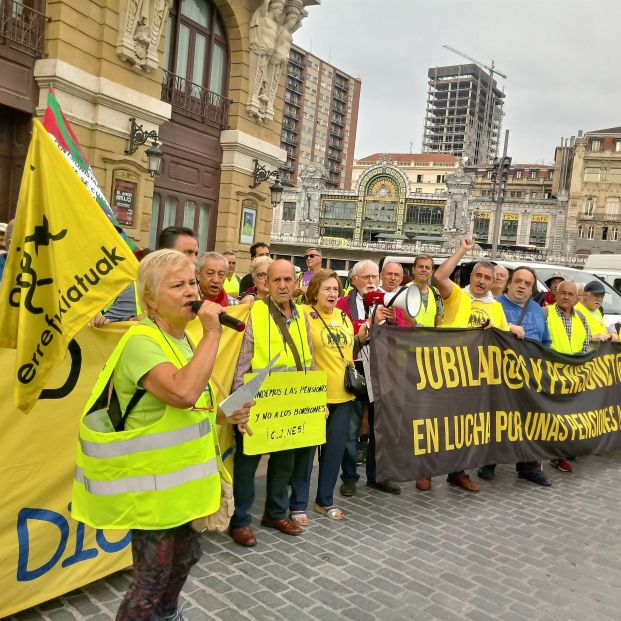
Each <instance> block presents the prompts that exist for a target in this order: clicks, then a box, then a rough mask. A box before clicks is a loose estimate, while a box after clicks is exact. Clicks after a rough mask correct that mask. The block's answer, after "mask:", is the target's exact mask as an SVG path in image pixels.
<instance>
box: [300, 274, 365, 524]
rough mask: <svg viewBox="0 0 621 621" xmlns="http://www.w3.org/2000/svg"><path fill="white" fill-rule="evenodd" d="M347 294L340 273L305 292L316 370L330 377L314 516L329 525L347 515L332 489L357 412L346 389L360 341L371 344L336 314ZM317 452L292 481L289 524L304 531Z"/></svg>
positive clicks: (320, 277) (320, 278)
mask: <svg viewBox="0 0 621 621" xmlns="http://www.w3.org/2000/svg"><path fill="white" fill-rule="evenodd" d="M342 293H343V285H342V283H341V280H340V278H339V277H338V276H337V274H336V272H334V271H332V270H321V271H319V272H317V273H316V274H315V275H314V276H313V277H312V279H311V281H310V283H309V285H308V289H307V290H306V299H307V305H306V306H304V307H303V308H304V311H305V312H306V314H307V315H308V319H309V325H310V329H311V335H312V339H313V352H314V360H315V367H316V369H317V370H319V371H326V372H327V374H328V412H327V421H326V443H325V444H324V445H322V446H320V447H319V473H318V478H317V495H316V497H315V505H314V508H315V511H316V512H317V513H320V514H321V515H325V516H326V517H328V518H330V519H331V520H342V519H343V518H344V517H345V516H344V514H343V511H341V509H339V508H338V507H337V506H335V504H334V486H335V485H336V481H337V479H338V476H339V469H340V467H341V461H342V459H343V453H344V452H345V443H346V441H347V434H348V430H349V419H350V417H351V415H352V412H353V411H354V407H355V405H354V399H355V397H354V395H353V394H351V393H349V392H347V390H346V389H345V383H344V382H345V367H346V365H350V366H353V356H354V351H355V350H356V351H357V350H358V349H359V347H360V339H362V341H363V342H366V340H367V325H366V324H363V326H361V328H360V332H359V333H358V335H357V336H355V337H354V328H353V326H352V323H351V321H350V320H349V318H348V317H347V315H346V314H345V313H344V312H342V311H341V310H339V309H338V308H336V302H337V301H338V299H339V297H340V296H341V295H342ZM314 456H315V449H314V447H313V450H312V451H311V455H310V460H307V462H306V463H296V464H295V468H294V472H293V476H292V477H291V498H290V501H289V508H290V512H291V519H293V520H295V521H297V522H298V524H300V525H302V526H304V525H306V524H308V517H307V516H306V507H307V505H308V496H309V489H310V477H311V472H312V467H313V460H314Z"/></svg>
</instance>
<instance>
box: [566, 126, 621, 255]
mask: <svg viewBox="0 0 621 621" xmlns="http://www.w3.org/2000/svg"><path fill="white" fill-rule="evenodd" d="M556 162H557V167H558V169H559V170H560V171H561V175H560V178H559V183H558V185H559V188H558V193H559V195H561V194H563V195H564V196H565V197H566V198H567V199H568V214H567V236H568V244H569V246H570V248H571V252H575V254H576V255H577V256H580V257H586V256H588V255H589V254H593V253H621V241H620V240H621V204H620V203H621V127H612V128H608V129H602V130H596V131H590V132H587V133H585V134H583V133H582V132H579V133H578V136H577V138H572V139H571V141H567V142H566V143H564V144H562V145H561V146H560V147H558V148H557V150H556Z"/></svg>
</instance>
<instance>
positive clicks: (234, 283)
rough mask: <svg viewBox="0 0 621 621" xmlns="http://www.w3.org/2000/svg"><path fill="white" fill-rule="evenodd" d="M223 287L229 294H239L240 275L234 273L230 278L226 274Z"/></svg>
mask: <svg viewBox="0 0 621 621" xmlns="http://www.w3.org/2000/svg"><path fill="white" fill-rule="evenodd" d="M223 289H224V290H225V291H226V292H227V293H228V294H229V295H239V277H238V276H237V274H233V276H231V277H230V278H229V277H228V276H226V278H225V279H224V284H223Z"/></svg>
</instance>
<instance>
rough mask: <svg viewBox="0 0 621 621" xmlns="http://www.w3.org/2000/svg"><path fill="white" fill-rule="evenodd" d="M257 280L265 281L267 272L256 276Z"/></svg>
mask: <svg viewBox="0 0 621 621" xmlns="http://www.w3.org/2000/svg"><path fill="white" fill-rule="evenodd" d="M254 277H255V278H260V279H261V280H265V279H266V278H267V272H259V273H258V274H255V275H254Z"/></svg>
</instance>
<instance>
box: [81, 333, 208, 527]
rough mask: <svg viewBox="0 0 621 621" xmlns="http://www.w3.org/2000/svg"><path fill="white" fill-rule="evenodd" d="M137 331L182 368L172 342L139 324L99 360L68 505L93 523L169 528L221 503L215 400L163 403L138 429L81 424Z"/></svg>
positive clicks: (177, 350) (99, 525) (198, 515)
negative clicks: (191, 405) (106, 428)
mask: <svg viewBox="0 0 621 621" xmlns="http://www.w3.org/2000/svg"><path fill="white" fill-rule="evenodd" d="M136 334H142V335H145V336H148V337H149V338H151V339H153V340H154V341H156V342H157V343H158V345H160V347H161V348H162V351H164V352H165V354H166V356H167V358H168V359H169V361H170V362H171V363H172V364H173V365H174V366H176V367H177V368H181V367H182V366H183V365H182V363H181V362H180V361H181V360H184V355H183V353H182V352H181V351H180V350H179V349H178V348H177V347H176V345H174V343H172V342H171V341H170V339H169V340H168V341H167V340H166V339H165V338H164V336H163V335H162V334H161V332H159V331H158V330H154V329H153V328H151V327H149V326H147V325H144V324H136V325H134V326H132V327H131V328H129V330H128V331H127V332H126V333H125V335H124V336H123V337H122V338H121V340H120V341H119V344H118V345H117V347H116V348H115V350H114V351H113V353H112V355H111V356H110V358H109V359H108V361H107V362H106V365H105V367H104V369H103V370H102V372H101V373H100V375H99V378H98V379H97V382H96V384H95V387H94V389H93V392H92V394H91V396H90V398H89V400H88V402H87V404H86V408H85V409H84V413H83V414H82V418H81V420H80V431H79V439H78V450H77V459H76V469H75V478H74V481H73V500H72V506H71V515H72V516H73V518H74V519H76V520H79V521H80V522H84V523H85V524H88V525H89V526H92V527H93V528H112V529H117V528H118V529H128V528H139V529H142V530H157V529H165V528H173V527H175V526H180V525H181V524H185V523H187V522H190V521H191V520H193V519H195V518H199V517H203V516H206V515H210V514H212V513H215V512H216V511H217V510H218V507H219V506H220V475H219V472H218V471H219V459H218V454H217V449H216V442H217V439H216V436H215V433H214V429H215V419H216V406H217V404H216V403H215V402H213V403H208V400H207V398H206V396H205V393H203V394H201V396H200V397H199V399H198V401H197V402H196V405H195V407H194V408H187V409H180V408H175V407H172V406H170V405H167V406H166V410H165V412H164V415H163V416H162V418H160V419H159V420H158V421H157V422H156V423H153V424H152V425H147V426H146V427H141V428H139V429H131V430H126V431H117V432H115V431H112V432H102V431H94V430H93V429H90V428H89V427H88V425H87V424H86V423H85V419H86V415H87V412H89V410H90V409H91V407H92V406H93V404H94V403H95V402H96V401H97V399H98V398H99V396H100V395H101V394H102V392H103V391H104V390H106V388H107V386H108V383H109V380H110V377H111V375H112V373H113V371H114V367H115V366H116V364H117V362H118V360H119V357H120V355H121V353H122V351H123V348H124V347H125V344H126V343H127V341H128V339H129V338H130V337H131V336H133V335H136ZM177 356H178V357H179V359H177ZM209 389H210V391H211V395H214V394H215V391H214V390H213V388H212V387H211V386H210V387H209ZM212 398H213V397H212ZM139 407H140V403H138V405H137V406H136V408H139Z"/></svg>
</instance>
